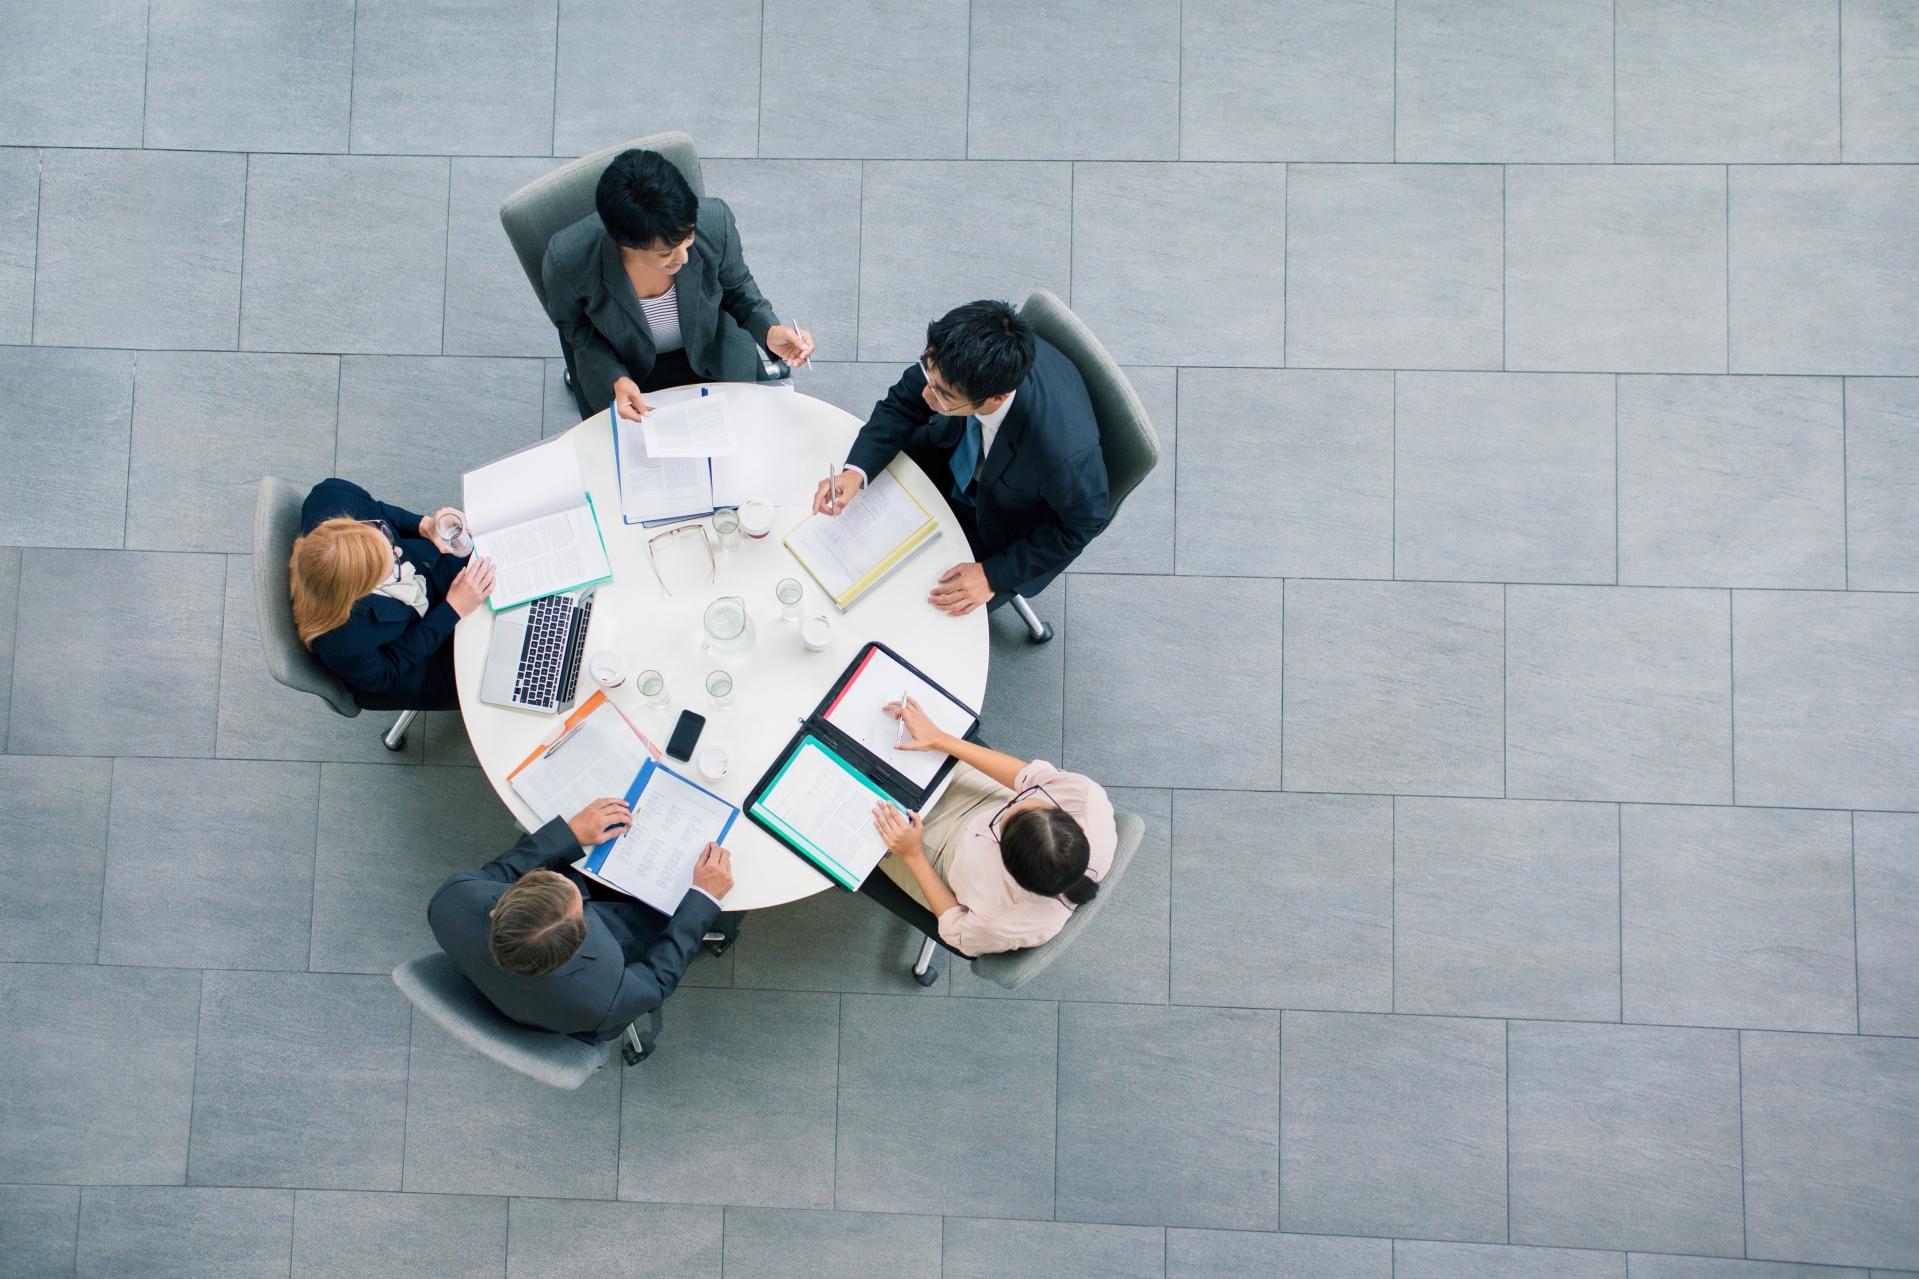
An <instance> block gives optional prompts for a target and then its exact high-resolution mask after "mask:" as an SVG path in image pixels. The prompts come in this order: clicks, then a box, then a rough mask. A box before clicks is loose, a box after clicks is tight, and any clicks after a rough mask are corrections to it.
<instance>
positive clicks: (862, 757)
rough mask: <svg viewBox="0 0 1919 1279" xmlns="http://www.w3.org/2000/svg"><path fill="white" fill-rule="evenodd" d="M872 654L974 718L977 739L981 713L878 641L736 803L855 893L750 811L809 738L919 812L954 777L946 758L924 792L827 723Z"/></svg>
mask: <svg viewBox="0 0 1919 1279" xmlns="http://www.w3.org/2000/svg"><path fill="white" fill-rule="evenodd" d="M876 651H877V652H881V653H885V654H886V655H887V656H888V657H890V658H892V659H893V660H894V661H896V662H898V663H899V664H900V665H901V666H903V667H905V668H906V669H907V670H909V671H911V672H912V673H913V674H914V675H916V676H918V677H919V678H920V679H922V680H925V681H926V682H927V683H928V684H930V685H932V686H933V687H934V688H936V689H938V690H939V691H940V692H941V693H942V694H944V695H945V696H946V697H947V698H948V699H949V700H951V701H952V702H953V703H954V704H955V705H957V706H959V707H961V708H962V709H964V710H965V711H966V712H967V713H969V714H970V715H972V717H973V724H972V727H970V728H968V729H967V730H966V732H965V734H964V737H965V738H966V740H968V741H978V740H979V726H980V713H979V711H978V710H977V709H976V708H974V707H972V706H970V705H968V704H967V702H966V701H965V699H963V698H960V697H955V696H954V695H953V693H952V692H951V691H950V690H949V689H947V688H946V686H945V685H943V684H941V683H940V682H939V681H938V680H936V679H934V678H932V677H931V676H930V675H928V674H927V673H926V672H925V671H922V670H921V669H920V668H919V667H917V666H915V665H913V663H911V662H909V661H907V660H906V659H905V658H904V657H901V656H900V655H899V654H898V653H897V652H895V651H894V650H893V649H892V648H890V647H888V646H887V645H885V644H882V643H881V642H880V641H878V640H869V641H868V642H867V643H866V644H865V646H864V647H862V648H861V649H860V651H859V652H858V653H857V654H855V655H854V658H853V660H852V661H851V662H849V663H847V666H846V669H845V670H843V671H841V672H840V676H839V678H838V679H836V680H834V681H833V686H832V687H831V688H829V689H828V690H827V691H826V696H824V697H822V698H820V700H819V704H818V705H817V706H815V707H814V708H813V711H812V714H810V715H808V716H807V717H806V718H805V719H803V720H801V721H800V727H799V731H798V732H796V733H794V734H793V736H792V738H791V739H789V740H788V741H787V743H786V745H785V746H783V747H781V748H780V753H779V754H778V755H776V756H774V758H773V762H772V764H771V765H770V766H769V767H768V768H767V770H766V771H765V772H764V773H762V774H760V779H759V780H758V781H757V782H754V783H753V789H752V790H751V791H749V792H747V796H746V799H745V800H744V801H743V802H742V803H741V804H740V811H741V812H742V813H744V814H746V819H747V820H748V821H750V822H752V823H753V824H754V825H755V826H757V827H759V828H760V829H761V830H763V831H765V832H766V833H767V834H768V835H771V836H772V837H773V838H774V839H775V840H776V841H778V842H779V843H780V844H782V845H784V846H785V847H786V848H787V849H789V850H791V851H792V853H793V855H794V856H796V857H799V858H801V859H802V860H804V861H805V862H807V863H808V864H809V865H811V866H812V867H813V868H814V869H815V870H818V871H819V872H820V873H821V874H823V875H825V876H826V877H827V878H828V879H830V880H832V881H833V882H834V883H836V884H838V885H839V886H840V887H842V888H848V889H851V888H856V887H857V886H858V885H856V884H848V883H847V882H845V880H844V879H843V878H842V877H841V876H840V875H839V874H838V873H836V871H835V870H834V869H833V868H830V867H827V866H824V865H822V864H821V863H820V861H819V860H818V859H817V858H816V857H814V856H813V854H812V853H811V852H810V851H808V850H807V849H806V848H804V847H803V846H801V845H800V844H799V843H797V842H795V841H794V840H793V839H791V838H790V837H788V835H787V834H786V833H785V832H783V831H781V830H780V829H779V828H778V827H777V826H775V825H774V824H773V823H771V822H768V821H766V820H765V819H763V818H762V817H760V816H759V815H758V814H757V813H755V812H754V811H753V810H754V808H755V807H756V806H757V805H758V804H759V801H760V799H761V797H762V796H764V795H765V793H766V792H767V791H768V790H769V789H771V788H772V785H773V783H774V782H775V781H776V780H777V779H778V778H779V776H780V774H781V773H783V772H785V771H786V766H787V764H788V763H789V762H790V761H791V760H792V758H793V756H794V754H795V753H796V752H797V751H798V750H799V749H800V748H801V747H802V746H803V745H805V744H806V742H807V741H808V740H809V739H810V740H812V741H815V742H818V743H819V744H820V745H822V746H825V747H826V748H827V749H828V750H829V751H830V752H831V753H833V754H835V755H837V756H838V757H839V758H840V760H841V761H842V762H843V763H845V764H847V765H848V766H850V767H851V768H852V770H853V771H854V772H856V773H858V774H859V775H860V776H861V777H863V778H865V779H866V781H867V782H868V783H870V784H871V785H872V786H873V787H874V788H875V789H877V790H879V791H881V792H883V793H884V794H885V795H886V796H887V797H888V798H890V799H892V800H893V801H894V802H896V803H897V804H899V806H900V807H901V808H906V809H914V810H917V809H920V808H922V807H924V805H925V803H926V801H927V799H928V797H930V796H931V795H932V794H933V793H934V792H935V791H937V790H938V789H939V788H940V786H941V785H942V784H943V783H944V782H945V781H946V775H947V774H948V773H950V772H952V771H953V768H954V766H955V765H956V764H958V763H959V761H958V760H956V759H954V758H953V757H952V756H950V755H949V756H947V757H946V759H945V760H944V761H943V762H942V763H941V764H940V766H939V769H938V771H936V772H935V773H934V774H933V779H932V780H931V781H930V782H928V783H927V784H926V785H925V786H923V787H922V786H917V785H915V784H914V783H913V782H912V781H911V779H909V778H908V777H906V776H905V775H904V774H903V773H901V772H900V771H899V770H898V769H896V768H894V767H893V766H892V765H891V764H888V763H887V762H886V761H884V760H882V759H880V758H879V757H878V756H877V755H875V754H873V752H871V751H869V750H867V749H866V747H864V746H862V745H860V744H859V742H857V741H855V740H854V739H853V737H852V736H851V735H850V734H848V733H845V732H842V731H841V730H840V729H839V728H838V727H837V726H836V725H834V724H832V723H829V722H828V720H827V718H826V716H827V712H828V711H830V710H831V709H832V708H833V707H834V706H835V705H837V704H838V702H839V700H840V695H841V694H842V693H844V692H845V691H846V688H847V685H849V684H851V683H852V682H853V681H854V680H855V679H857V678H858V677H859V674H860V672H861V671H862V670H864V669H865V667H866V663H867V662H868V660H870V659H871V657H872V655H873V654H874V653H875V652H876Z"/></svg>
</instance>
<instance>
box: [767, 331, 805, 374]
mask: <svg viewBox="0 0 1919 1279" xmlns="http://www.w3.org/2000/svg"><path fill="white" fill-rule="evenodd" d="M766 349H767V350H769V351H771V352H772V353H773V354H775V355H777V356H779V357H780V358H781V359H782V360H785V361H786V362H787V363H788V364H790V365H791V366H793V367H794V368H798V367H799V366H800V365H802V364H811V363H812V362H813V335H812V334H811V333H808V332H807V331H806V330H805V329H796V328H794V327H793V326H792V325H790V324H775V325H774V326H773V327H772V328H770V329H768V330H767V331H766Z"/></svg>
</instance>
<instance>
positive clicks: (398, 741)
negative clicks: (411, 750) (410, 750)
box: [380, 737, 406, 754]
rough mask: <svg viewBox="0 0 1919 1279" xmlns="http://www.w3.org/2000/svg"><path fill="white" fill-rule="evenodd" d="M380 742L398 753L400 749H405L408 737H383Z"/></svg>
mask: <svg viewBox="0 0 1919 1279" xmlns="http://www.w3.org/2000/svg"><path fill="white" fill-rule="evenodd" d="M380 744H381V745H382V746H384V747H386V748H387V749H388V750H390V751H393V752H394V753H395V754H398V753H399V752H400V751H403V750H405V749H406V738H404V737H382V738H381V739H380Z"/></svg>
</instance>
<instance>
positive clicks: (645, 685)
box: [633, 671, 666, 707]
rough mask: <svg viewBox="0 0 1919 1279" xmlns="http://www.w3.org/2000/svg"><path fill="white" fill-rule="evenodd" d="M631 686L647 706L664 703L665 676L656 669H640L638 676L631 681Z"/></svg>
mask: <svg viewBox="0 0 1919 1279" xmlns="http://www.w3.org/2000/svg"><path fill="white" fill-rule="evenodd" d="M633 687H634V688H635V689H636V690H637V691H638V692H639V694H640V700H642V701H644V702H645V703H646V704H647V705H648V706H652V707H660V706H664V705H666V676H664V675H662V674H660V673H659V672H658V671H641V672H640V674H639V678H637V679H635V680H634V681H633Z"/></svg>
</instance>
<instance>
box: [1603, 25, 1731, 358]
mask: <svg viewBox="0 0 1919 1279" xmlns="http://www.w3.org/2000/svg"><path fill="white" fill-rule="evenodd" d="M1615 2H1616V0H1615ZM1721 193H1722V194H1723V196H1724V201H1723V203H1724V205H1725V209H1726V276H1725V278H1726V372H1728V373H1731V372H1732V166H1731V165H1730V164H1728V165H1726V166H1725V178H1724V185H1723V187H1722V188H1721Z"/></svg>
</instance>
